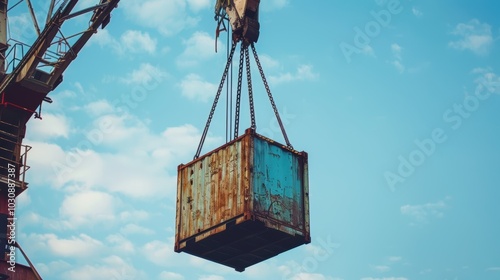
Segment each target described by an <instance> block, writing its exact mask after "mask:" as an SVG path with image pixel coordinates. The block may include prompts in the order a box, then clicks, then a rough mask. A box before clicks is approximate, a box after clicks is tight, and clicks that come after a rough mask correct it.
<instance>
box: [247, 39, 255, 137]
mask: <svg viewBox="0 0 500 280" xmlns="http://www.w3.org/2000/svg"><path fill="white" fill-rule="evenodd" d="M245 64H246V70H247V82H248V103H250V121H251V126H250V127H251V128H252V129H253V130H256V129H257V125H256V123H255V109H254V107H253V89H252V74H251V71H250V55H249V54H248V46H246V47H245Z"/></svg>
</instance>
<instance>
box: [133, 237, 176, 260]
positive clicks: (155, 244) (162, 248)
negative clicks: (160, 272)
mask: <svg viewBox="0 0 500 280" xmlns="http://www.w3.org/2000/svg"><path fill="white" fill-rule="evenodd" d="M169 241H170V242H169V243H166V242H162V241H159V240H153V241H151V242H148V243H146V244H145V245H144V246H143V247H142V248H141V252H142V253H143V254H144V257H146V259H147V260H149V261H150V262H152V263H154V264H156V265H158V266H164V267H168V266H171V267H175V266H176V264H179V263H182V260H181V258H179V256H181V255H179V254H178V253H175V252H174V250H173V248H174V247H173V246H174V245H173V244H174V243H173V238H170V239H169Z"/></svg>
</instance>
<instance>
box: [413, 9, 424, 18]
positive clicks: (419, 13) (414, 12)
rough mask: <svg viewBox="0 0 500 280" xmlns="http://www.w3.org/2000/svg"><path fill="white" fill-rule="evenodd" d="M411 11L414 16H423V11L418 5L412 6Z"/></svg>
mask: <svg viewBox="0 0 500 280" xmlns="http://www.w3.org/2000/svg"><path fill="white" fill-rule="evenodd" d="M411 12H412V13H413V15H414V16H416V17H421V16H422V15H423V13H422V11H420V10H419V9H418V8H416V7H412V8H411Z"/></svg>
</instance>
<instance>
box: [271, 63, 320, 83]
mask: <svg viewBox="0 0 500 280" xmlns="http://www.w3.org/2000/svg"><path fill="white" fill-rule="evenodd" d="M318 77H319V74H318V73H316V72H314V70H313V66H312V65H305V64H303V65H299V66H298V67H297V70H296V71H295V73H291V72H286V73H281V74H279V75H276V76H270V77H269V81H270V82H271V83H273V84H281V83H287V82H292V81H304V80H314V79H317V78H318Z"/></svg>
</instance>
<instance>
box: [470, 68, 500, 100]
mask: <svg viewBox="0 0 500 280" xmlns="http://www.w3.org/2000/svg"><path fill="white" fill-rule="evenodd" d="M473 73H478V74H481V75H480V76H479V77H478V78H476V80H474V82H475V83H476V89H475V93H474V94H476V95H478V94H482V92H483V91H485V90H487V91H489V92H490V93H494V92H496V93H500V76H497V74H495V73H494V72H492V71H491V69H487V68H476V69H474V70H473Z"/></svg>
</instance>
